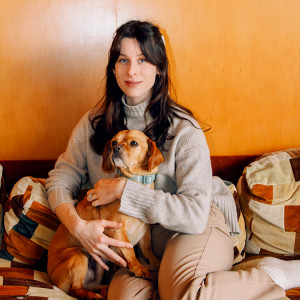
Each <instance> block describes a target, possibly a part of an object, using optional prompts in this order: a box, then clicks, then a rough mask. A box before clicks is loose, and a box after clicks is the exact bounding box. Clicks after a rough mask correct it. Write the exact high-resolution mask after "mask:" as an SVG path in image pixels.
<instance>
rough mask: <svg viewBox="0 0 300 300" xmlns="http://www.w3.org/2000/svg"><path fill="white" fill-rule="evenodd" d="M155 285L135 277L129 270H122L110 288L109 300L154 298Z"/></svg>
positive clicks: (115, 276)
mask: <svg viewBox="0 0 300 300" xmlns="http://www.w3.org/2000/svg"><path fill="white" fill-rule="evenodd" d="M153 293H154V290H153V285H152V283H151V282H150V281H149V280H144V279H142V278H138V277H134V276H132V274H131V273H130V271H129V270H128V269H125V268H122V269H120V270H119V271H118V272H117V273H116V274H115V275H114V276H113V278H112V281H111V283H110V285H109V288H108V294H107V299H108V300H128V299H134V300H146V299H152V297H153Z"/></svg>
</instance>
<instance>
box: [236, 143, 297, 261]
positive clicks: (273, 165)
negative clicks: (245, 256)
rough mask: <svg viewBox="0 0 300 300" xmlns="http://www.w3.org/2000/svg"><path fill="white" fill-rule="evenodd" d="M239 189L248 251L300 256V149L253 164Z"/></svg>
mask: <svg viewBox="0 0 300 300" xmlns="http://www.w3.org/2000/svg"><path fill="white" fill-rule="evenodd" d="M237 190H238V193H239V199H240V203H241V207H242V211H243V214H244V217H245V222H246V227H247V241H246V249H245V250H246V252H248V253H253V254H272V253H275V254H285V255H286V254H300V148H299V149H289V150H285V151H278V152H272V153H266V154H264V155H263V156H261V157H260V158H258V159H257V160H255V161H253V162H252V163H251V164H250V165H249V166H247V167H246V168H245V169H244V171H243V174H242V177H241V178H240V179H239V182H238V185H237Z"/></svg>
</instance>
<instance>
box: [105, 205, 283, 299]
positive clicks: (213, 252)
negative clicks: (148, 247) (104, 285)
mask: <svg viewBox="0 0 300 300" xmlns="http://www.w3.org/2000/svg"><path fill="white" fill-rule="evenodd" d="M232 263H233V246H232V240H231V238H230V235H229V233H228V229H227V225H226V224H225V221H224V216H223V214H222V213H221V211H220V210H219V209H218V207H217V206H215V205H214V204H213V205H212V207H211V211H210V215H209V219H208V224H207V227H206V229H205V231H204V232H203V233H202V234H197V235H187V234H180V235H177V236H175V237H173V238H172V239H171V240H170V241H169V242H168V244H167V246H166V249H165V252H164V255H163V259H162V261H161V266H160V269H159V275H158V292H159V298H160V299H161V300H175V299H180V300H183V299H190V300H193V299H199V300H222V299H226V300H227V299H228V300H235V299H236V300H240V299H243V300H258V299H259V300H275V299H287V298H285V291H284V290H283V289H282V288H281V287H279V286H278V285H276V284H275V283H274V282H273V281H272V279H271V278H270V277H269V276H268V275H267V274H266V273H265V272H264V271H261V270H259V269H256V268H251V269H249V270H244V271H230V270H231V268H232ZM155 297H157V296H155V289H154V287H153V285H152V283H151V282H150V281H147V280H143V279H141V278H136V277H133V276H132V275H131V274H130V272H129V271H128V270H127V269H120V270H119V271H118V272H117V273H116V274H115V275H114V277H113V279H112V282H111V284H110V286H109V290H108V300H121V299H123V300H129V299H134V300H145V299H155ZM157 299H158V297H157Z"/></svg>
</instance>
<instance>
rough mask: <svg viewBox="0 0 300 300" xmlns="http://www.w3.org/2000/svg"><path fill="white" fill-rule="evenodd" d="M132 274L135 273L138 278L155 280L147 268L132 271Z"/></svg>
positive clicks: (140, 267) (141, 267)
mask: <svg viewBox="0 0 300 300" xmlns="http://www.w3.org/2000/svg"><path fill="white" fill-rule="evenodd" d="M132 272H133V273H134V276H136V277H140V278H144V279H150V280H153V276H152V274H151V273H150V272H149V271H148V269H147V268H145V267H143V266H139V267H136V268H134V270H132Z"/></svg>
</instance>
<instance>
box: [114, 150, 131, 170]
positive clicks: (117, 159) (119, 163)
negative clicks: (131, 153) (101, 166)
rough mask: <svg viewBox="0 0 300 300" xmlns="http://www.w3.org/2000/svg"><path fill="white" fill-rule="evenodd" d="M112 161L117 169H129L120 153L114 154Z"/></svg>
mask: <svg viewBox="0 0 300 300" xmlns="http://www.w3.org/2000/svg"><path fill="white" fill-rule="evenodd" d="M112 161H113V163H114V165H115V166H116V167H117V168H127V165H126V163H125V161H124V160H123V158H122V155H121V154H120V153H119V152H117V153H113V155H112Z"/></svg>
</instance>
